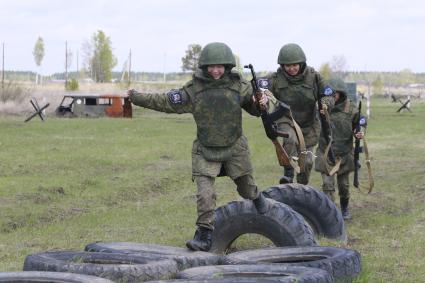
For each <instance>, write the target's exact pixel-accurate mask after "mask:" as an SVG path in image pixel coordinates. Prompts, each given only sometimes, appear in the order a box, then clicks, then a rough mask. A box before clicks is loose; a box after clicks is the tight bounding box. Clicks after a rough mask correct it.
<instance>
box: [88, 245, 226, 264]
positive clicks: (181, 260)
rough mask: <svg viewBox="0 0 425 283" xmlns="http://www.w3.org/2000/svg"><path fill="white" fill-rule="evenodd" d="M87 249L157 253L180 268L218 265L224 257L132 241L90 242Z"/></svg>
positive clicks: (106, 251)
mask: <svg viewBox="0 0 425 283" xmlns="http://www.w3.org/2000/svg"><path fill="white" fill-rule="evenodd" d="M84 250H85V251H89V252H105V253H127V254H128V253H133V254H139V255H155V256H161V257H163V258H167V259H173V260H175V261H176V262H177V264H178V268H179V270H184V269H186V268H191V267H197V266H204V265H216V264H219V263H220V262H221V259H222V257H221V256H219V255H215V254H212V253H207V252H194V251H190V250H189V249H186V248H178V247H170V246H162V245H153V244H143V243H131V242H109V243H106V242H105V243H103V242H98V243H92V244H88V245H87V246H86V247H85V249H84Z"/></svg>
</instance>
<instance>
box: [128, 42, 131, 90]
mask: <svg viewBox="0 0 425 283" xmlns="http://www.w3.org/2000/svg"><path fill="white" fill-rule="evenodd" d="M130 84H131V49H130V54H129V55H128V87H130Z"/></svg>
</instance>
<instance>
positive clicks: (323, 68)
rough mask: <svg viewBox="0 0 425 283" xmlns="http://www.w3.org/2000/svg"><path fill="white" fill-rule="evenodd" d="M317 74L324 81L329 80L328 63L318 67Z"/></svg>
mask: <svg viewBox="0 0 425 283" xmlns="http://www.w3.org/2000/svg"><path fill="white" fill-rule="evenodd" d="M319 73H320V75H322V77H323V78H324V79H325V80H329V79H330V77H331V75H332V69H331V66H330V65H329V63H324V64H322V66H320V69H319Z"/></svg>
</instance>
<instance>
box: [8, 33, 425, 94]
mask: <svg viewBox="0 0 425 283" xmlns="http://www.w3.org/2000/svg"><path fill="white" fill-rule="evenodd" d="M44 45H45V43H44V40H43V38H42V37H38V38H37V40H36V43H35V45H34V49H33V56H34V62H35V64H36V66H37V67H40V66H41V64H42V61H43V58H44V55H45V48H44ZM111 45H112V42H111V39H110V37H108V36H107V35H106V34H105V33H104V32H103V31H102V30H98V31H97V32H95V33H93V34H92V36H91V38H90V40H87V41H85V42H84V43H83V45H82V48H81V50H82V58H83V62H82V67H81V69H80V70H77V72H69V73H68V72H67V69H68V67H69V65H70V62H71V60H72V53H71V52H69V51H68V50H67V51H66V62H65V68H64V69H65V70H66V71H65V72H60V73H56V74H53V75H51V76H48V77H45V79H47V80H67V75H69V77H70V78H74V79H79V78H91V79H92V80H93V81H94V82H101V83H102V82H111V81H114V82H119V81H121V80H122V79H123V78H127V79H128V74H127V77H126V76H123V72H116V71H112V69H113V68H114V67H115V66H116V65H117V59H116V57H115V56H114V54H113V53H112V46H111ZM201 50H202V46H201V45H200V44H196V43H194V44H190V45H189V46H188V47H187V50H186V51H185V54H184V56H183V57H182V58H181V61H182V65H181V69H182V72H173V73H167V74H166V79H167V80H172V81H180V80H186V79H188V77H190V74H191V73H192V72H194V71H195V70H196V69H197V66H198V61H199V56H200V53H201ZM235 57H236V63H237V64H236V65H237V66H236V69H237V70H238V71H240V72H244V70H243V68H242V66H241V64H240V58H239V56H238V55H237V54H235ZM126 64H127V62H126V63H125V64H124V65H126ZM77 69H78V67H77ZM344 69H346V61H345V58H344V56H334V57H333V58H332V59H331V60H330V62H326V63H324V64H322V65H321V66H320V68H319V72H320V73H321V74H322V75H323V76H324V77H325V78H328V77H329V76H330V75H331V74H335V73H336V74H337V75H339V76H341V77H342V78H343V79H344V80H346V81H352V82H359V83H362V84H371V85H372V86H373V87H374V88H376V89H382V88H384V87H399V86H407V85H410V84H425V73H413V72H412V71H411V70H409V69H404V70H402V71H400V72H362V71H359V72H357V71H345V70H344ZM128 71H130V77H131V78H132V80H134V81H161V80H162V81H163V80H164V73H160V72H135V71H131V70H128ZM267 73H268V71H263V72H259V74H258V75H260V76H263V75H267ZM245 74H247V76H248V77H249V75H248V73H245ZM4 76H5V79H7V80H15V81H28V80H33V78H34V77H35V81H36V83H37V82H38V81H39V80H40V76H39V75H38V74H37V72H36V73H34V72H27V71H24V72H19V71H5V73H4Z"/></svg>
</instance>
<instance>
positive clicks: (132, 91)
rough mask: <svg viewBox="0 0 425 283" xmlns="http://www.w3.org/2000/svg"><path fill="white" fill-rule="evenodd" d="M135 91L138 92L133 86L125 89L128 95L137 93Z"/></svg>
mask: <svg viewBox="0 0 425 283" xmlns="http://www.w3.org/2000/svg"><path fill="white" fill-rule="evenodd" d="M137 93H138V92H137V90H135V89H134V88H132V89H129V90H127V95H128V96H131V95H133V94H137Z"/></svg>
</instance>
